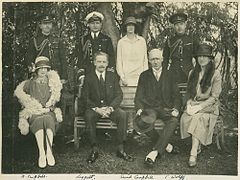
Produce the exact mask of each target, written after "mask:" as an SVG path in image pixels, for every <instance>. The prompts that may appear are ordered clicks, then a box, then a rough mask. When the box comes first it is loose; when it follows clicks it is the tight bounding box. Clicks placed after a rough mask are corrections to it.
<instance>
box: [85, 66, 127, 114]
mask: <svg viewBox="0 0 240 180" xmlns="http://www.w3.org/2000/svg"><path fill="white" fill-rule="evenodd" d="M99 87H100V86H99V79H98V77H97V74H96V72H95V71H91V72H90V73H88V74H87V75H86V77H85V82H84V85H83V93H82V98H83V101H84V104H85V107H86V108H95V107H100V106H101V99H100V91H99ZM105 88H106V98H105V103H106V105H107V106H111V107H113V108H114V109H116V108H118V107H119V106H120V104H121V102H122V99H123V93H122V89H121V87H120V85H119V78H118V76H117V75H116V74H115V73H113V72H110V71H106V75H105Z"/></svg>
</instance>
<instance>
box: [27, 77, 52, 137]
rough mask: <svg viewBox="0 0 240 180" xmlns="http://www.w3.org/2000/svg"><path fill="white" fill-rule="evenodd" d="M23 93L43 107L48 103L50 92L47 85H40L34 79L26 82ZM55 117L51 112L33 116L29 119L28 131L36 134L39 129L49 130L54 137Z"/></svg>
mask: <svg viewBox="0 0 240 180" xmlns="http://www.w3.org/2000/svg"><path fill="white" fill-rule="evenodd" d="M24 91H25V92H26V93H27V94H29V95H30V96H31V97H33V98H35V99H36V100H38V101H39V103H41V104H42V105H43V106H45V105H46V103H47V102H48V100H49V98H50V96H51V92H50V88H49V86H48V83H47V82H45V83H40V82H38V81H36V79H31V80H29V81H27V82H26V83H25V85H24ZM55 122H56V116H55V114H54V113H53V112H48V113H44V114H41V115H33V116H32V117H31V118H29V125H30V130H31V132H32V133H34V134H35V133H36V132H37V131H38V130H41V129H44V127H45V129H51V130H52V131H53V134H54V135H55Z"/></svg>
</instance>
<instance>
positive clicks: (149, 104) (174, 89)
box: [134, 49, 181, 167]
mask: <svg viewBox="0 0 240 180" xmlns="http://www.w3.org/2000/svg"><path fill="white" fill-rule="evenodd" d="M149 62H150V63H151V65H152V68H150V69H148V70H146V71H144V72H143V73H142V74H141V75H140V77H139V81H138V86H137V91H136V96H135V100H134V103H135V108H136V110H137V116H140V118H136V119H135V120H134V129H135V130H136V131H137V132H139V129H141V128H142V129H143V128H144V131H145V132H144V133H146V132H147V131H148V133H149V134H150V133H153V132H155V131H150V130H154V127H153V126H154V122H155V121H156V120H157V119H158V120H159V121H161V122H162V123H164V124H165V126H164V128H163V130H161V131H159V132H158V134H157V135H158V136H157V140H156V144H155V145H154V147H153V149H152V151H151V152H150V153H149V154H148V155H147V157H146V159H145V164H146V165H148V166H150V167H152V166H153V165H154V163H155V159H156V157H157V156H158V155H160V156H161V155H162V154H163V153H164V151H165V149H166V150H167V151H168V152H174V148H173V146H172V145H170V144H168V142H169V139H170V137H171V136H172V134H173V133H174V130H175V128H176V126H177V124H178V118H177V117H178V116H179V109H180V106H181V95H180V92H179V90H178V86H177V84H176V82H174V80H173V78H172V77H171V76H170V73H168V71H164V70H163V71H162V52H161V51H160V50H159V49H153V50H151V51H150V52H149ZM141 116H143V117H141ZM159 118H160V119H159ZM151 126H152V128H151ZM136 127H137V128H136ZM155 133H156V132H155ZM175 152H176V151H175Z"/></svg>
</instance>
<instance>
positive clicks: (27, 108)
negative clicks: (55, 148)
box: [14, 56, 62, 168]
mask: <svg viewBox="0 0 240 180" xmlns="http://www.w3.org/2000/svg"><path fill="white" fill-rule="evenodd" d="M35 72H36V77H34V78H31V79H30V80H26V81H23V82H22V83H20V84H19V85H18V86H17V88H16V90H15V92H14V94H15V96H16V97H17V98H18V99H19V102H20V103H21V104H22V106H23V107H24V109H23V110H22V111H20V113H19V124H18V127H19V129H20V131H21V134H23V135H26V134H28V132H29V127H30V130H31V132H32V133H33V134H34V135H35V137H36V140H37V145H38V150H39V159H38V166H39V167H40V168H44V167H46V165H47V163H48V165H49V166H54V165H55V159H54V156H53V153H52V143H53V136H54V135H55V125H56V122H61V121H62V113H61V110H60V109H59V108H56V107H55V104H56V103H57V102H58V101H59V100H60V92H61V89H62V84H61V81H60V78H59V75H58V73H57V72H56V71H53V70H50V63H49V59H48V58H47V57H44V56H39V57H37V58H36V61H35ZM44 138H45V139H46V141H45V142H46V146H47V150H46V152H45V148H44Z"/></svg>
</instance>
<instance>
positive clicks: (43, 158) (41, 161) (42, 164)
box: [38, 155, 47, 168]
mask: <svg viewBox="0 0 240 180" xmlns="http://www.w3.org/2000/svg"><path fill="white" fill-rule="evenodd" d="M46 166H47V161H46V156H45V155H44V156H40V157H39V159H38V167H40V168H45V167H46Z"/></svg>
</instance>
